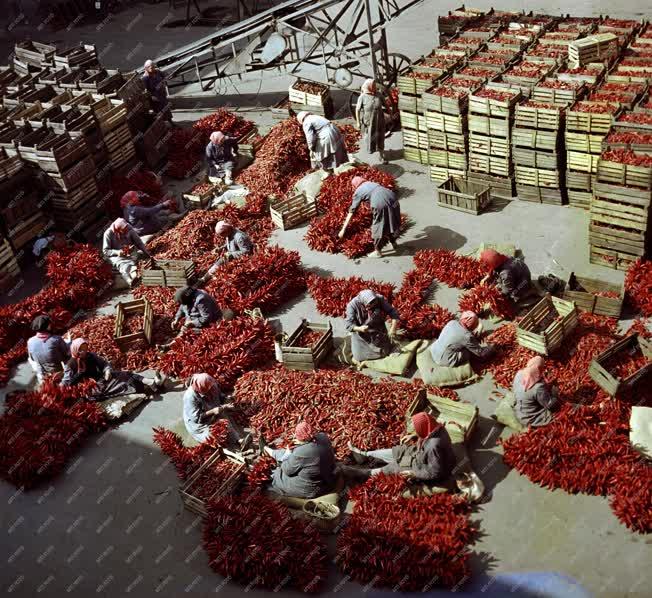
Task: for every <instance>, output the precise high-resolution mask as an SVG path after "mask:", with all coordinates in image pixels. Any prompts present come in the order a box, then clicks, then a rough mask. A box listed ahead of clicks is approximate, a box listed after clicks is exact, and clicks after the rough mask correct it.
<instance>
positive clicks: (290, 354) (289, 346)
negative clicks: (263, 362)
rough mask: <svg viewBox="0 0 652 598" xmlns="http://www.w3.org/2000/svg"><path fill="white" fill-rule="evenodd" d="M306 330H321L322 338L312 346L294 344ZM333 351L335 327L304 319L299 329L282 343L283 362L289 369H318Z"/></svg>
mask: <svg viewBox="0 0 652 598" xmlns="http://www.w3.org/2000/svg"><path fill="white" fill-rule="evenodd" d="M306 330H312V331H317V332H321V333H322V335H321V337H320V339H319V340H318V341H317V342H316V343H315V344H314V345H313V346H312V347H295V346H293V344H294V343H296V342H297V341H298V340H299V339H300V338H301V335H302V334H303V333H304V331H306ZM332 351H333V327H332V325H331V324H330V322H329V323H328V324H321V323H317V322H308V321H307V320H302V322H301V324H299V326H298V327H297V329H296V330H295V331H294V332H293V333H292V334H291V335H290V336H289V337H288V338H287V340H286V341H285V342H284V343H283V344H282V345H281V355H282V359H283V364H284V365H285V367H286V368H288V369H289V370H316V369H317V368H318V367H319V364H320V363H321V362H322V361H323V360H324V359H326V357H328V355H329V354H330V353H331V352H332Z"/></svg>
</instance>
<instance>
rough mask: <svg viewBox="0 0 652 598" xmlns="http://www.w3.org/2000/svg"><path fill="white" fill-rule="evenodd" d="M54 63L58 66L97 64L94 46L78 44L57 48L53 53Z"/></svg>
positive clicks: (69, 66)
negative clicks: (71, 46) (62, 48)
mask: <svg viewBox="0 0 652 598" xmlns="http://www.w3.org/2000/svg"><path fill="white" fill-rule="evenodd" d="M54 64H55V66H58V67H64V66H65V67H67V68H72V67H81V66H94V65H97V64H98V61H97V51H96V50H95V46H93V45H89V44H80V45H79V46H75V47H73V48H68V49H66V50H57V51H56V52H55V53H54Z"/></svg>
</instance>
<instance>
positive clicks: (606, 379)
mask: <svg viewBox="0 0 652 598" xmlns="http://www.w3.org/2000/svg"><path fill="white" fill-rule="evenodd" d="M625 352H626V353H628V354H630V355H633V354H636V353H638V354H641V355H643V356H644V357H645V358H646V359H647V360H648V361H647V363H646V364H645V365H644V366H643V367H641V368H640V369H638V370H637V371H635V372H634V373H633V374H630V375H629V376H627V377H626V378H619V377H617V376H616V375H615V374H614V373H612V371H610V369H611V368H610V367H609V361H610V360H611V359H612V358H614V357H615V356H616V355H618V354H619V353H625ZM651 372H652V342H650V341H649V340H647V339H645V338H643V337H642V336H640V335H638V334H630V335H628V336H626V337H625V338H622V339H620V340H617V341H615V342H614V343H613V344H611V345H610V346H609V347H607V348H606V349H605V350H604V351H603V352H602V353H600V354H599V355H598V356H597V357H596V358H595V359H593V360H592V361H591V363H590V365H589V376H591V379H592V380H593V381H594V382H595V383H596V384H597V385H598V386H599V387H600V388H602V390H604V391H605V392H606V393H607V394H608V395H610V396H612V397H615V396H616V395H617V394H619V393H621V392H627V391H631V390H633V389H634V388H635V387H636V386H637V385H638V384H639V383H641V382H643V380H644V379H645V378H646V377H647V376H648V375H649V374H650V373H651Z"/></svg>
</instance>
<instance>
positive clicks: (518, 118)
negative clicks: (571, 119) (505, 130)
mask: <svg viewBox="0 0 652 598" xmlns="http://www.w3.org/2000/svg"><path fill="white" fill-rule="evenodd" d="M561 122H562V111H561V110H555V109H553V108H537V107H535V106H525V105H523V104H517V105H516V113H515V115H514V126H516V127H526V128H528V127H529V128H531V129H544V130H548V131H557V130H559V128H560V126H561Z"/></svg>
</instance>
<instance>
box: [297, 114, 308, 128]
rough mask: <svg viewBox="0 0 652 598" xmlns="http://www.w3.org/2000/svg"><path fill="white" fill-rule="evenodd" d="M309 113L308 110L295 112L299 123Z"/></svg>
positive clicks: (301, 122)
mask: <svg viewBox="0 0 652 598" xmlns="http://www.w3.org/2000/svg"><path fill="white" fill-rule="evenodd" d="M309 114H310V112H306V111H303V112H299V114H297V120H298V121H299V124H300V125H302V124H303V121H304V120H305V119H306V116H308V115H309Z"/></svg>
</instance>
